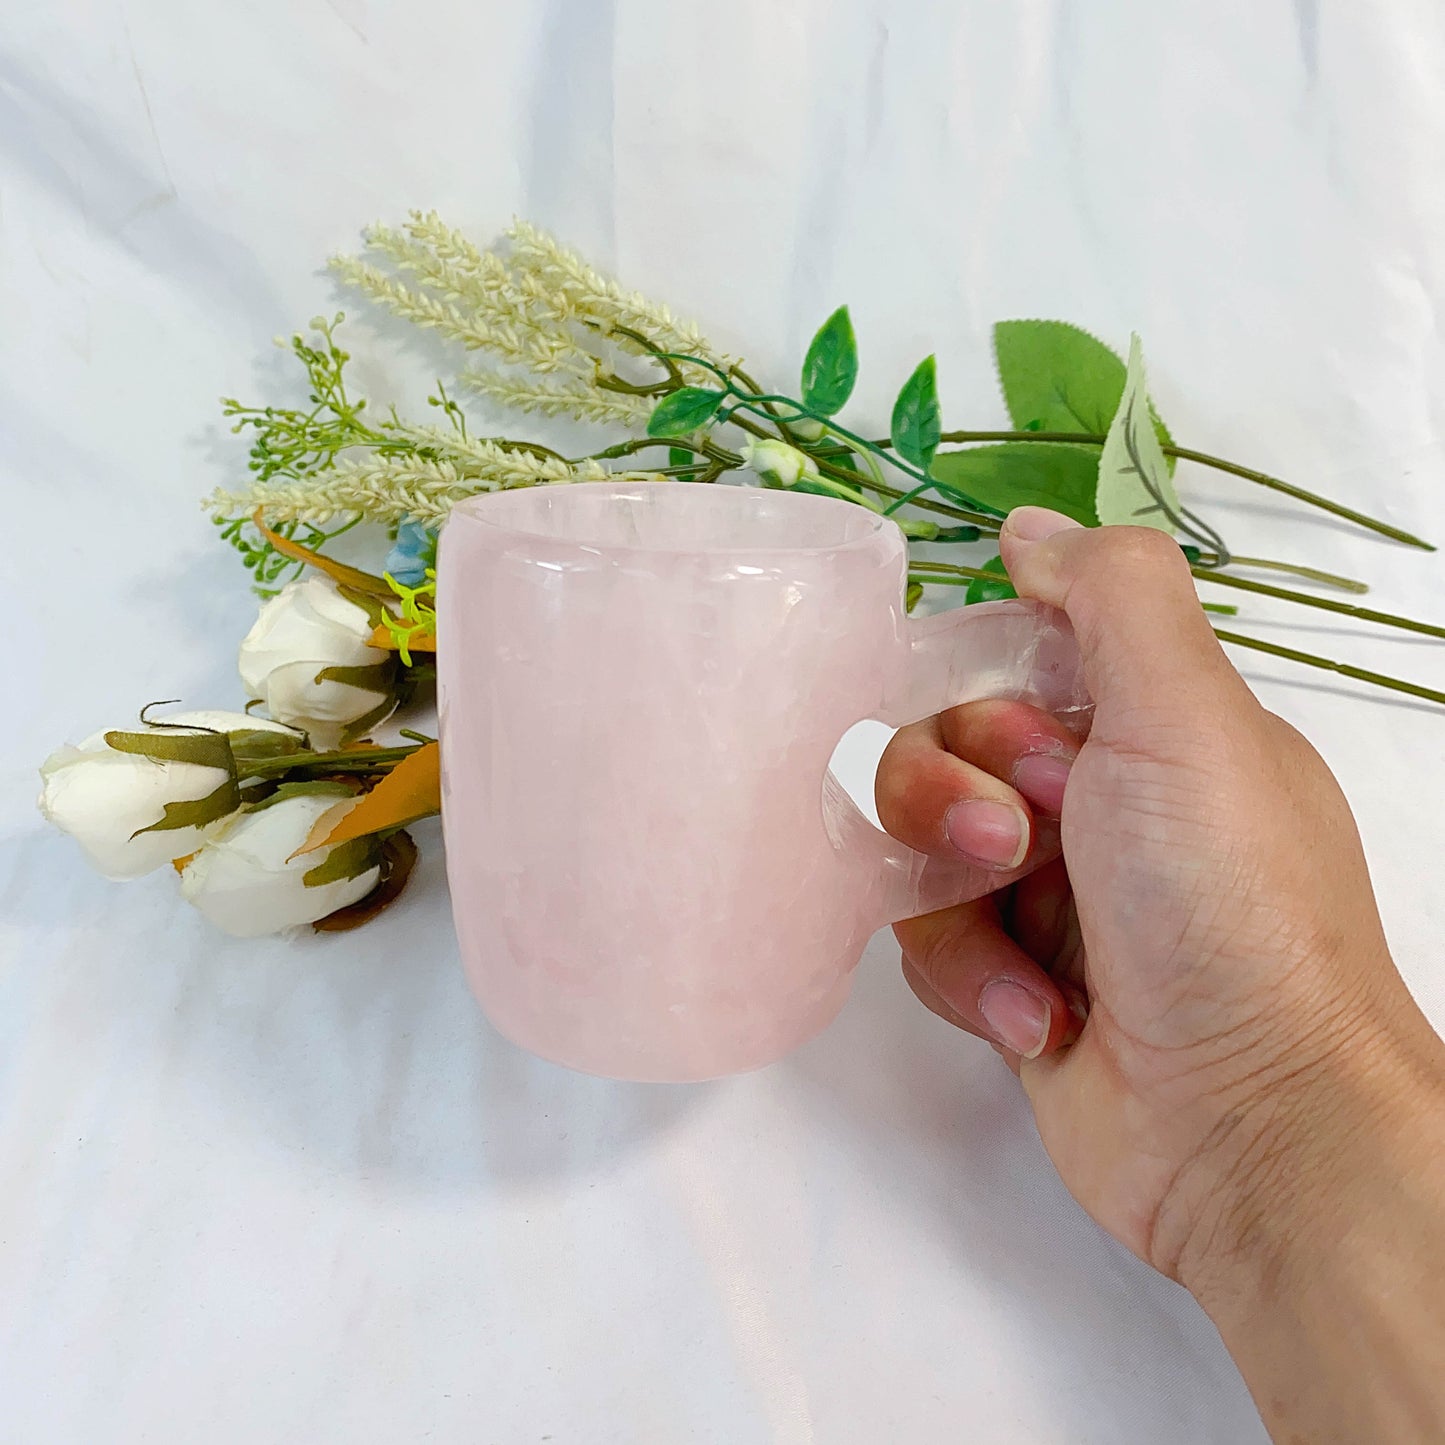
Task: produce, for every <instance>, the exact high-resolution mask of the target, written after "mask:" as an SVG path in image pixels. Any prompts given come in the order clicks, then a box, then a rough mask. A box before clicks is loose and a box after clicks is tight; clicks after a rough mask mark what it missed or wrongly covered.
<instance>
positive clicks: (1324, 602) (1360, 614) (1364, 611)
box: [1190, 567, 1445, 637]
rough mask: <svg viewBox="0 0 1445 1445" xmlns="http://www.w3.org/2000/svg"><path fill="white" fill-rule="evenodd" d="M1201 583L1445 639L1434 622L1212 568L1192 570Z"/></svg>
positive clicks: (1444, 635)
mask: <svg viewBox="0 0 1445 1445" xmlns="http://www.w3.org/2000/svg"><path fill="white" fill-rule="evenodd" d="M1190 570H1191V571H1192V572H1193V573H1194V575H1195V576H1196V577H1197V578H1199V580H1200V581H1201V582H1215V583H1218V584H1219V585H1220V586H1221V587H1237V588H1238V589H1239V590H1240V591H1241V592H1257V593H1258V594H1259V595H1260V596H1261V597H1279V598H1282V599H1283V600H1284V601H1286V602H1298V603H1300V604H1301V605H1302V606H1304V607H1317V608H1319V609H1320V611H1322V612H1336V613H1338V614H1339V615H1340V616H1342V617H1354V618H1357V619H1358V620H1359V621H1361V622H1378V623H1380V624H1382V625H1383V626H1385V627H1399V628H1403V629H1404V630H1405V631H1406V632H1419V633H1422V634H1423V635H1424V636H1426V637H1445V627H1440V626H1437V625H1436V624H1435V623H1433V622H1417V621H1415V619H1414V618H1412V617H1397V616H1396V615H1395V614H1394V613H1393V612H1376V611H1375V610H1374V608H1372V607H1356V606H1355V604H1354V603H1353V602H1335V601H1332V600H1331V599H1330V598H1328V597H1314V596H1311V595H1310V594H1309V593H1308V592H1292V591H1290V589H1289V588H1287V587H1271V586H1270V584H1269V583H1268V582H1251V581H1250V580H1249V579H1248V578H1247V577H1231V576H1230V575H1229V574H1228V573H1227V572H1215V571H1213V570H1212V569H1210V568H1208V567H1194V568H1191V569H1190Z"/></svg>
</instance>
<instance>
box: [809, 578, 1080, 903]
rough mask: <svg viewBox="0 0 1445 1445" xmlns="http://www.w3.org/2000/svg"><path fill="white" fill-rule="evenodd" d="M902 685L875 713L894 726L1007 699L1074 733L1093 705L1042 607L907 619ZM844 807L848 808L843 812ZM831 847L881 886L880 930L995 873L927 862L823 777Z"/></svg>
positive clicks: (958, 898)
mask: <svg viewBox="0 0 1445 1445" xmlns="http://www.w3.org/2000/svg"><path fill="white" fill-rule="evenodd" d="M905 626H906V631H905V634H904V644H905V646H906V649H907V659H906V666H905V667H904V669H902V679H901V683H902V685H901V687H900V688H899V689H898V691H897V693H896V695H895V696H890V697H888V698H885V699H884V704H883V707H882V709H881V710H880V711H879V713H878V714H877V716H878V718H879V720H880V721H882V722H885V723H887V724H889V725H890V726H891V727H904V726H906V725H907V724H909V723H915V722H920V721H921V720H922V719H924V718H927V717H932V716H933V715H934V714H935V713H939V712H943V711H944V710H945V709H947V708H951V707H957V706H958V705H959V704H960V703H965V702H977V701H980V700H982V699H985V698H1005V699H1010V700H1018V701H1022V702H1028V703H1032V704H1033V705H1034V706H1035V707H1039V708H1042V709H1043V710H1045V711H1046V712H1051V713H1053V714H1054V716H1056V717H1058V718H1060V719H1061V720H1062V721H1063V722H1064V723H1065V724H1066V725H1067V726H1068V727H1070V729H1071V730H1073V731H1076V732H1078V733H1079V734H1080V735H1082V734H1084V733H1085V732H1087V730H1088V726H1089V723H1090V721H1091V719H1092V716H1093V707H1094V705H1093V702H1092V700H1091V699H1090V697H1089V693H1088V689H1087V688H1086V687H1085V685H1084V675H1083V665H1082V662H1081V659H1080V657H1079V648H1078V644H1077V642H1075V640H1074V632H1073V628H1072V627H1071V626H1070V624H1069V620H1068V618H1067V617H1065V616H1064V614H1063V613H1062V612H1059V611H1056V610H1055V609H1054V608H1052V607H1048V606H1045V605H1044V604H1043V603H1039V602H1027V601H1022V600H1020V601H1006V602H981V603H976V604H975V605H973V606H971V607H960V608H956V609H953V610H951V611H948V612H941V613H938V614H936V615H934V616H932V617H924V618H919V619H916V620H915V619H912V618H910V619H908V620H907V622H906V624H905ZM845 804H846V806H844V805H845ZM825 806H827V807H828V809H829V810H830V812H831V816H832V818H833V819H834V824H835V827H836V826H838V825H841V829H842V831H843V832H844V833H845V834H846V835H847V836H845V837H842V838H840V839H839V840H838V841H839V842H840V843H841V844H842V845H843V847H844V850H845V851H846V852H848V853H850V854H852V855H854V856H855V857H857V856H858V855H859V854H862V855H864V856H863V858H862V859H860V862H862V863H863V864H864V866H865V869H866V867H867V865H868V864H871V865H872V866H873V867H874V868H876V876H878V877H879V878H880V879H881V899H880V902H881V909H882V913H883V917H881V918H880V919H879V926H880V927H881V926H882V924H884V923H896V922H898V921H899V920H900V919H903V918H913V917H915V916H916V915H918V914H920V913H932V912H933V911H934V910H935V909H939V908H947V907H949V906H951V905H952V904H955V903H966V902H968V901H969V900H970V899H974V898H981V897H983V895H984V894H985V893H991V892H993V890H994V889H996V888H998V887H999V886H1000V885H999V874H998V873H996V872H994V871H992V870H990V869H987V868H981V867H978V866H976V865H973V864H969V863H964V862H961V861H953V860H949V859H945V858H933V857H930V856H929V855H928V854H926V853H919V852H917V851H915V850H914V849H912V848H909V847H906V846H905V845H904V844H902V843H900V842H899V841H898V840H897V839H896V838H892V837H890V836H889V835H888V834H887V833H885V832H883V831H882V830H881V829H879V828H875V827H874V826H873V824H872V823H871V822H869V820H868V819H867V818H866V817H864V816H863V814H862V813H861V812H859V811H858V809H857V808H856V806H854V804H853V802H852V800H851V799H850V798H848V796H847V794H846V793H845V792H844V791H843V789H842V786H841V785H840V784H838V782H837V780H836V779H834V778H833V777H832V774H831V772H830V773H829V782H828V788H827V802H826V805H825Z"/></svg>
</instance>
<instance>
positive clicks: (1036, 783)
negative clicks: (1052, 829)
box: [1014, 753, 1074, 818]
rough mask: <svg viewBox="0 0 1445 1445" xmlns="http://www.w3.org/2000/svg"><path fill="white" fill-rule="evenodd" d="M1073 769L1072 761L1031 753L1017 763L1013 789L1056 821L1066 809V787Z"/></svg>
mask: <svg viewBox="0 0 1445 1445" xmlns="http://www.w3.org/2000/svg"><path fill="white" fill-rule="evenodd" d="M1073 766H1074V760H1073V758H1061V757H1051V756H1049V755H1048V754H1046V753H1029V754H1028V756H1027V757H1022V758H1020V759H1019V760H1018V762H1016V763H1015V764H1014V787H1016V788H1017V789H1018V790H1019V792H1021V793H1022V794H1023V795H1024V797H1026V798H1027V799H1028V800H1029V802H1031V803H1032V804H1033V805H1034V807H1036V808H1039V809H1041V810H1042V811H1043V812H1045V813H1048V814H1051V815H1052V816H1053V817H1055V818H1057V817H1058V816H1059V814H1060V813H1061V812H1062V811H1063V808H1064V788H1065V786H1066V785H1067V783H1068V781H1069V770H1070V769H1071V768H1072V767H1073Z"/></svg>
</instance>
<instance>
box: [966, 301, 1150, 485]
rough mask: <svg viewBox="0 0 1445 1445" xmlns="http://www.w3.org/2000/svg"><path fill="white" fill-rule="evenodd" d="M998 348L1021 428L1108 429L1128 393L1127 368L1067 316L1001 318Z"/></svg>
mask: <svg viewBox="0 0 1445 1445" xmlns="http://www.w3.org/2000/svg"><path fill="white" fill-rule="evenodd" d="M993 351H994V358H995V360H996V361H997V363H998V379H999V384H1000V385H1001V386H1002V387H1003V396H1004V402H1005V403H1006V404H1007V406H1008V412H1009V417H1010V419H1011V420H1012V421H1013V424H1014V426H1015V427H1017V428H1018V429H1019V430H1020V431H1083V432H1089V433H1090V434H1091V435H1093V436H1102V435H1103V434H1104V433H1105V432H1107V431H1108V429H1109V423H1110V422H1111V421H1112V420H1113V417H1114V413H1115V412H1116V411H1118V409H1119V398H1120V397H1121V396H1123V394H1124V376H1125V367H1124V362H1123V360H1122V358H1121V357H1120V356H1119V355H1118V354H1117V353H1116V352H1115V351H1114V350H1112V349H1111V348H1110V347H1108V346H1105V345H1104V343H1103V342H1102V341H1100V340H1099V338H1098V337H1097V336H1093V335H1091V334H1090V333H1089V332H1087V331H1085V330H1084V329H1083V328H1082V327H1079V326H1071V325H1070V324H1069V323H1068V322H1067V321H1000V322H998V323H997V324H996V325H995V326H994V328H993ZM1155 425H1156V427H1157V428H1158V431H1159V440H1160V442H1161V443H1162V444H1163V445H1164V446H1171V445H1172V444H1173V439H1172V438H1171V437H1170V435H1169V430H1168V428H1167V427H1166V426H1165V425H1164V423H1163V422H1162V421H1160V420H1159V419H1158V416H1157V415H1156V416H1155ZM1169 470H1170V472H1171V473H1172V472H1173V470H1174V460H1173V458H1172V457H1171V458H1170V461H1169Z"/></svg>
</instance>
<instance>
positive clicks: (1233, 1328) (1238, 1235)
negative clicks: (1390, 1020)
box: [1179, 1019, 1445, 1442]
mask: <svg viewBox="0 0 1445 1445" xmlns="http://www.w3.org/2000/svg"><path fill="white" fill-rule="evenodd" d="M1420 1023H1421V1025H1422V1027H1423V1033H1422V1032H1421V1031H1419V1030H1415V1029H1406V1030H1404V1031H1402V1033H1401V1034H1396V1035H1394V1036H1392V1037H1390V1038H1388V1039H1387V1038H1375V1039H1373V1040H1371V1041H1365V1040H1364V1039H1360V1038H1357V1039H1355V1040H1353V1041H1352V1042H1351V1044H1350V1045H1349V1046H1348V1048H1337V1049H1336V1050H1335V1051H1334V1053H1333V1056H1332V1057H1331V1058H1329V1059H1326V1060H1323V1061H1321V1064H1320V1065H1319V1066H1316V1067H1311V1068H1309V1069H1306V1070H1304V1071H1302V1072H1301V1073H1300V1074H1299V1075H1298V1076H1296V1077H1295V1078H1293V1079H1291V1081H1290V1087H1289V1088H1287V1089H1282V1090H1280V1091H1279V1093H1278V1096H1277V1097H1275V1098H1273V1099H1271V1100H1269V1101H1268V1102H1267V1103H1266V1104H1265V1105H1264V1106H1263V1109H1262V1112H1261V1113H1260V1114H1258V1115H1256V1117H1254V1118H1252V1119H1251V1120H1250V1122H1249V1126H1248V1128H1247V1129H1242V1130H1241V1132H1242V1133H1247V1134H1248V1135H1249V1142H1248V1144H1247V1145H1246V1144H1245V1143H1243V1142H1242V1143H1241V1144H1240V1147H1239V1150H1238V1157H1237V1158H1236V1159H1234V1160H1233V1164H1234V1168H1233V1169H1232V1170H1231V1172H1230V1176H1229V1180H1228V1184H1227V1185H1226V1186H1225V1187H1223V1188H1222V1189H1221V1190H1220V1193H1219V1197H1218V1199H1217V1201H1216V1202H1215V1204H1214V1205H1213V1207H1212V1209H1211V1210H1210V1211H1209V1212H1208V1213H1207V1214H1206V1215H1204V1216H1203V1217H1202V1218H1201V1225H1202V1228H1201V1229H1200V1230H1198V1231H1194V1232H1192V1233H1191V1237H1190V1241H1189V1244H1188V1246H1187V1248H1186V1249H1185V1250H1184V1251H1183V1252H1182V1254H1181V1257H1180V1268H1179V1278H1180V1279H1181V1282H1183V1283H1184V1284H1185V1285H1186V1286H1187V1287H1188V1288H1189V1290H1190V1292H1191V1293H1193V1294H1194V1296H1195V1298H1196V1299H1197V1300H1198V1301H1199V1302H1200V1304H1201V1305H1202V1306H1203V1307H1204V1309H1205V1310H1206V1312H1207V1313H1208V1314H1209V1315H1210V1317H1211V1318H1212V1319H1213V1320H1214V1323H1215V1324H1216V1326H1217V1327H1218V1328H1219V1331H1220V1334H1221V1336H1222V1337H1223V1339H1224V1342H1225V1344H1226V1345H1227V1347H1228V1348H1229V1351H1230V1353H1231V1354H1232V1355H1233V1356H1234V1359H1235V1362H1236V1363H1237V1364H1238V1365H1239V1368H1240V1370H1241V1373H1243V1375H1244V1376H1245V1379H1246V1381H1247V1383H1248V1384H1249V1386H1250V1389H1251V1391H1252V1392H1253V1394H1254V1396H1255V1399H1256V1402H1257V1403H1258V1405H1259V1407H1260V1410H1261V1413H1262V1414H1263V1415H1264V1416H1265V1419H1266V1423H1267V1424H1268V1425H1269V1426H1270V1428H1271V1430H1272V1431H1273V1432H1275V1433H1276V1436H1277V1438H1278V1436H1280V1435H1284V1436H1285V1437H1286V1438H1293V1437H1292V1436H1290V1435H1289V1433H1288V1432H1289V1430H1291V1429H1292V1430H1294V1431H1296V1432H1297V1433H1298V1434H1299V1437H1300V1438H1308V1439H1310V1440H1319V1441H1326V1440H1335V1439H1340V1440H1356V1439H1366V1438H1372V1439H1386V1438H1388V1439H1391V1440H1399V1441H1402V1442H1403V1441H1407V1440H1415V1439H1422V1440H1423V1439H1437V1438H1445V1400H1442V1397H1441V1395H1440V1392H1439V1389H1438V1384H1437V1382H1436V1376H1437V1374H1438V1361H1439V1359H1441V1358H1445V1301H1442V1299H1441V1297H1440V1291H1439V1284H1438V1281H1439V1279H1440V1278H1441V1277H1442V1276H1445V1049H1442V1046H1441V1044H1440V1041H1439V1040H1438V1039H1437V1038H1436V1037H1435V1036H1434V1034H1433V1032H1431V1031H1430V1030H1429V1028H1428V1025H1425V1024H1424V1021H1423V1019H1421V1020H1420ZM1382 1432H1383V1433H1382Z"/></svg>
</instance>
